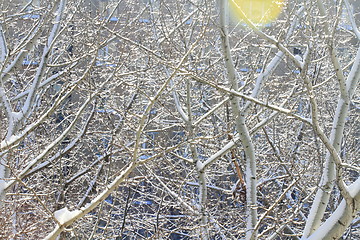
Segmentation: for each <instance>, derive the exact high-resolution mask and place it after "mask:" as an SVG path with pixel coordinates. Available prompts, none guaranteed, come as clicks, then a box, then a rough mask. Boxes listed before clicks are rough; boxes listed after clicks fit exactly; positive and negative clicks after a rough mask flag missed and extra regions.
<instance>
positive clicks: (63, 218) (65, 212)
mask: <svg viewBox="0 0 360 240" xmlns="http://www.w3.org/2000/svg"><path fill="white" fill-rule="evenodd" d="M80 213H81V211H80V210H74V211H69V209H68V208H67V207H64V208H62V209H59V210H57V211H56V212H55V213H54V216H55V218H56V219H57V220H58V221H59V223H60V224H64V223H65V222H68V221H70V220H71V219H72V218H74V217H76V216H77V215H79V214H80Z"/></svg>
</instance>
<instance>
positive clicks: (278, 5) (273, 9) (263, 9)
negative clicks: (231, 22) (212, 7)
mask: <svg viewBox="0 0 360 240" xmlns="http://www.w3.org/2000/svg"><path fill="white" fill-rule="evenodd" d="M229 1H230V9H231V11H232V12H233V13H234V15H235V16H237V17H239V18H240V19H241V20H245V19H246V18H247V19H249V20H250V21H251V22H253V23H255V24H266V23H269V22H271V21H274V20H275V19H276V18H277V17H278V16H279V14H280V12H281V10H282V8H283V6H284V4H285V0H229ZM245 22H246V21H245Z"/></svg>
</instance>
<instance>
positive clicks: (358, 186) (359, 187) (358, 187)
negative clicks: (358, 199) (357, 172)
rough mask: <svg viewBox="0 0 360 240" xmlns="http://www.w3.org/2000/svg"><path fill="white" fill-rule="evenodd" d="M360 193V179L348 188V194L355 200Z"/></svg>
mask: <svg viewBox="0 0 360 240" xmlns="http://www.w3.org/2000/svg"><path fill="white" fill-rule="evenodd" d="M359 191H360V177H359V178H358V179H357V180H356V181H355V182H354V183H353V184H351V185H350V186H349V187H348V192H349V194H350V196H351V197H352V198H355V196H356V195H357V194H358V193H359Z"/></svg>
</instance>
